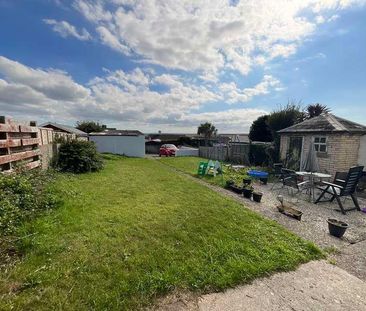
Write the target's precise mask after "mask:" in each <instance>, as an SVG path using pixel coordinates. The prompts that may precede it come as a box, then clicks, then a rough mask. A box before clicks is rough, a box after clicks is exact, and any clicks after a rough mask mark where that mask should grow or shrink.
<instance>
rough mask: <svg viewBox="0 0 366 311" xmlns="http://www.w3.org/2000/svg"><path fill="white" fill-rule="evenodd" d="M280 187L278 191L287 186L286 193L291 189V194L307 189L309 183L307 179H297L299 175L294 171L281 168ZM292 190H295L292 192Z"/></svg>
mask: <svg viewBox="0 0 366 311" xmlns="http://www.w3.org/2000/svg"><path fill="white" fill-rule="evenodd" d="M281 171H282V184H283V186H282V188H281V190H280V192H282V190H283V189H284V188H287V190H288V193H289V194H290V191H289V189H291V190H292V195H297V194H301V193H302V192H303V191H308V190H309V189H310V183H309V181H308V180H306V181H299V176H298V175H297V174H296V172H295V171H293V170H289V169H286V168H283V169H282V170H281ZM294 190H295V191H296V192H294Z"/></svg>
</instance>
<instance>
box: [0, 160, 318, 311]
mask: <svg viewBox="0 0 366 311" xmlns="http://www.w3.org/2000/svg"><path fill="white" fill-rule="evenodd" d="M56 187H57V188H58V189H60V190H62V191H63V196H64V200H65V203H64V204H63V206H62V207H60V208H59V209H57V210H55V211H53V212H51V213H49V214H48V215H44V216H42V217H40V218H38V219H37V220H36V221H33V222H31V223H28V224H27V225H26V226H25V227H24V228H23V231H24V232H23V234H24V236H27V237H25V238H24V239H22V240H20V242H21V244H20V245H19V247H21V250H22V251H23V253H24V254H25V255H24V257H23V258H22V259H21V260H20V261H19V262H18V263H17V264H16V265H14V266H12V267H8V268H7V269H2V271H1V272H0V309H1V310H9V309H11V308H13V309H16V310H52V309H62V310H91V309H96V310H124V309H138V308H141V307H144V306H146V305H149V304H151V303H153V302H154V300H155V298H156V297H159V296H162V295H164V294H166V293H168V292H170V291H172V290H174V289H178V290H179V289H189V290H193V291H199V292H208V291H214V290H221V289H224V288H227V287H230V286H234V285H236V284H239V283H244V282H248V281H250V280H253V279H254V278H256V277H259V276H266V275H268V274H269V273H272V272H275V271H283V270H290V269H294V268H295V267H296V266H297V265H298V264H300V263H303V262H307V261H309V260H312V259H316V258H320V257H322V254H321V253H320V251H319V249H318V248H316V247H315V246H314V245H313V244H311V243H309V242H306V241H304V240H302V239H300V238H299V237H297V236H295V235H294V234H291V233H289V232H288V231H286V230H285V229H284V228H283V227H281V226H280V225H278V224H276V223H275V222H273V221H269V220H265V219H264V218H262V217H261V216H260V215H258V214H256V213H253V212H251V211H249V210H247V209H245V208H244V207H243V206H241V205H240V204H238V203H236V202H235V201H233V200H231V199H228V198H226V197H223V196H221V195H219V194H217V193H215V192H213V191H211V190H210V189H207V188H206V187H204V186H202V185H199V184H197V183H194V182H192V181H191V180H189V179H188V178H186V177H184V176H179V175H178V174H174V173H172V171H171V169H170V168H169V167H167V166H165V165H163V164H162V163H160V162H159V161H157V160H148V159H126V158H122V157H113V156H109V160H108V161H107V163H106V168H105V169H104V170H103V171H101V172H99V173H92V174H85V175H78V176H70V177H67V176H66V175H60V176H59V177H58V180H57V184H56ZM65 189H68V190H67V191H65Z"/></svg>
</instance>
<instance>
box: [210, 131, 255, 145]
mask: <svg viewBox="0 0 366 311" xmlns="http://www.w3.org/2000/svg"><path fill="white" fill-rule="evenodd" d="M217 137H218V139H219V141H220V143H249V142H250V140H249V134H244V133H241V134H240V133H237V134H221V133H220V134H218V135H217Z"/></svg>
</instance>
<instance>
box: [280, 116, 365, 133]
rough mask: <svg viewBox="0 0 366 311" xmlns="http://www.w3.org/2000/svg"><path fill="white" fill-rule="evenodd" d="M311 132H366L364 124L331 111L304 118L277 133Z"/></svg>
mask: <svg viewBox="0 0 366 311" xmlns="http://www.w3.org/2000/svg"><path fill="white" fill-rule="evenodd" d="M304 132H305V133H312V132H327V133H333V132H349V133H359V134H366V126H364V125H361V124H358V123H355V122H352V121H349V120H346V119H343V118H340V117H337V116H335V115H333V114H331V113H322V114H321V115H319V116H317V117H314V118H311V119H308V120H305V121H303V122H301V123H298V124H295V125H293V126H290V127H288V128H285V129H283V130H280V131H278V133H304Z"/></svg>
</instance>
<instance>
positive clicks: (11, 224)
mask: <svg viewBox="0 0 366 311" xmlns="http://www.w3.org/2000/svg"><path fill="white" fill-rule="evenodd" d="M52 180H53V175H52V174H51V173H50V172H47V171H46V172H45V171H41V170H38V169H37V170H32V171H21V170H20V171H19V172H17V173H14V174H11V175H4V174H0V235H2V236H3V235H11V234H13V233H14V232H15V230H16V228H17V226H18V225H19V224H20V223H21V222H22V221H24V220H25V219H27V218H30V217H32V216H34V215H36V214H37V212H39V211H41V210H47V209H50V208H53V207H54V206H56V205H57V203H58V202H59V198H58V196H57V195H55V194H54V193H53V192H52V190H51V188H50V187H49V185H50V183H51V182H52Z"/></svg>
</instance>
